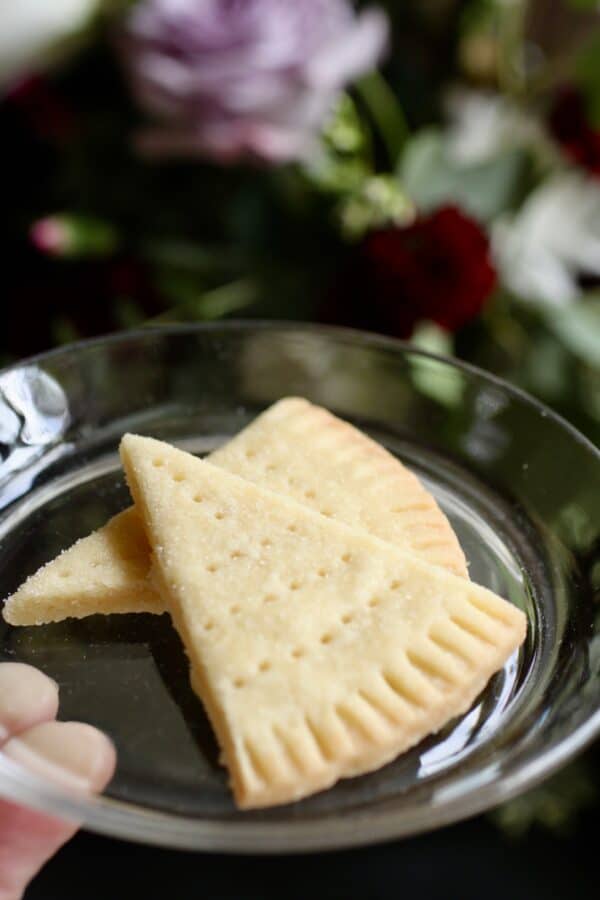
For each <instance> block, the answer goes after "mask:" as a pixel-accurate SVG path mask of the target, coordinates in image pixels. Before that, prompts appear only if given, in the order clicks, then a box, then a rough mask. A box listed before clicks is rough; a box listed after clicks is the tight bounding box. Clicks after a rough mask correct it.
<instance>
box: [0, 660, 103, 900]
mask: <svg viewBox="0 0 600 900" xmlns="http://www.w3.org/2000/svg"><path fill="white" fill-rule="evenodd" d="M57 711H58V687H57V685H56V684H55V683H54V682H53V681H52V680H51V679H50V678H48V677H47V676H46V675H44V674H42V672H39V671H38V670H37V669H34V668H33V667H32V666H27V665H23V664H22V663H8V662H7V663H0V747H2V753H4V754H5V755H6V756H8V757H9V759H12V760H14V761H16V762H18V763H20V764H21V765H23V766H25V767H26V768H28V769H29V770H30V771H32V772H34V773H36V774H37V775H40V776H42V777H43V778H45V779H51V780H52V781H54V782H55V783H56V784H60V785H63V786H65V787H67V788H70V789H71V790H72V791H76V792H77V793H80V794H81V793H84V794H91V793H97V792H99V791H101V790H102V789H103V788H104V787H105V785H106V784H107V783H108V781H109V780H110V778H111V777H112V774H113V772H114V768H115V762H116V756H115V750H114V747H113V745H112V744H111V742H110V741H109V739H108V738H107V737H106V736H105V735H104V734H102V732H100V731H98V730H97V729H96V728H92V726H91V725H84V724H82V723H80V722H57V721H55V717H56V713H57ZM78 827H79V824H78V823H74V822H66V821H62V820H60V819H55V818H53V817H52V816H48V815H46V814H44V813H41V812H36V811H34V810H30V809H26V808H25V807H21V806H18V805H17V804H15V803H12V802H11V801H9V800H3V799H2V798H0V900H20V898H21V897H22V896H23V893H24V891H25V889H26V887H27V885H28V884H29V882H30V881H31V879H32V878H33V877H34V876H35V875H36V873H37V872H38V871H39V870H40V868H41V867H42V866H43V865H44V863H46V862H47V861H48V860H49V859H50V858H51V857H52V856H53V855H54V854H55V853H56V851H57V850H58V849H59V848H60V847H61V846H62V845H63V844H64V843H65V842H66V841H68V840H69V839H70V838H71V837H73V835H74V834H75V832H76V831H77V829H78Z"/></svg>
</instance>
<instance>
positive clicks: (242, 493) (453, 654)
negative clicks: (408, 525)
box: [121, 435, 526, 808]
mask: <svg viewBox="0 0 600 900" xmlns="http://www.w3.org/2000/svg"><path fill="white" fill-rule="evenodd" d="M121 455H122V460H123V464H124V467H125V471H126V474H127V479H128V482H129V485H130V488H131V491H132V494H133V497H134V500H135V503H136V507H137V509H138V511H139V514H140V517H141V519H142V520H143V522H144V526H145V528H146V533H147V536H148V539H149V541H150V544H151V546H152V547H153V549H154V556H155V568H156V577H157V578H158V580H159V584H160V586H161V592H162V593H163V595H164V596H165V597H166V598H167V601H168V605H169V611H170V613H171V616H172V618H173V621H174V624H175V626H176V628H177V630H178V631H179V633H180V635H181V638H182V640H183V642H184V644H185V647H186V650H187V653H188V656H189V659H190V663H191V667H192V682H193V685H194V688H195V690H196V691H197V692H198V694H199V696H200V697H201V699H202V701H203V702H204V704H205V706H206V709H207V711H208V714H209V717H210V719H211V721H212V723H213V726H214V729H215V732H216V734H217V737H218V740H219V742H220V744H221V748H222V750H223V756H224V761H225V763H226V765H227V767H228V769H229V772H230V775H231V782H232V787H233V791H234V795H235V799H236V801H237V803H238V804H239V806H240V807H243V808H250V807H261V806H270V805H273V804H278V803H286V802H289V801H292V800H297V799H298V798H300V797H304V796H306V795H308V794H312V793H314V792H315V791H319V790H322V789H323V788H326V787H328V786H329V785H331V784H333V783H334V782H335V781H337V780H338V779H339V778H342V777H347V776H351V775H356V774H359V773H361V772H366V771H369V770H371V769H374V768H377V767H379V766H381V765H382V764H383V763H385V762H387V761H388V760H390V759H393V758H394V757H395V756H397V755H398V754H399V753H400V752H402V751H403V750H406V749H407V748H409V747H411V746H412V745H414V744H416V743H417V742H418V741H420V740H421V739H422V738H423V737H424V736H425V735H427V734H429V733H431V732H435V731H437V730H438V729H440V728H441V727H442V726H443V725H444V724H445V723H446V722H447V721H448V720H449V719H451V718H453V717H454V716H456V715H458V714H460V713H463V712H465V710H467V709H468V708H469V706H470V705H471V704H472V702H473V700H474V699H475V697H476V696H477V695H478V694H479V692H480V691H481V690H482V688H483V687H484V686H485V684H486V682H487V681H488V679H489V678H490V677H491V675H492V674H493V673H494V672H496V671H497V670H498V669H500V668H501V667H502V665H503V664H504V662H505V661H506V660H507V658H508V657H509V656H510V654H511V653H512V652H513V651H514V650H515V649H516V648H517V647H518V646H519V645H520V644H521V642H522V641H523V639H524V637H525V633H526V619H525V616H524V615H523V613H522V612H521V611H520V610H518V609H516V608H515V607H514V606H512V605H511V604H510V603H507V602H506V601H505V600H502V599H501V598H500V597H497V596H496V595H495V594H493V593H492V592H491V591H488V590H486V589H484V588H481V587H478V586H477V585H474V584H471V583H470V582H469V581H467V580H465V579H464V578H459V577H456V576H454V575H451V574H450V573H448V572H446V571H444V570H443V569H441V568H439V567H437V566H432V565H429V564H428V563H426V562H423V560H421V559H419V558H418V557H417V556H415V555H414V554H413V553H409V552H406V551H401V550H398V549H397V548H395V547H393V546H391V545H390V544H387V543H385V542H383V541H381V540H379V539H378V538H376V537H373V536H371V535H369V534H367V533H365V532H362V531H357V530H356V529H353V528H351V527H349V526H347V525H344V524H342V523H340V522H334V521H333V520H331V519H329V518H327V517H325V516H322V515H319V514H317V513H315V512H313V511H312V510H310V509H308V508H307V507H306V506H302V505H300V504H298V503H297V502H295V501H293V500H291V499H289V498H286V497H282V496H281V495H280V494H276V493H273V492H271V491H268V490H265V489H263V488H260V487H257V486H256V485H253V484H251V483H250V482H248V481H245V480H243V479H241V478H239V477H237V476H235V475H231V474H229V473H227V472H225V471H222V470H219V469H218V468H216V467H215V466H213V465H211V464H209V463H207V462H203V461H202V460H199V459H196V458H195V457H193V456H191V455H190V454H187V453H184V452H182V451H181V450H177V449H175V448H173V447H170V446H169V445H167V444H163V443H161V442H159V441H155V440H152V439H151V438H142V437H136V436H133V435H127V436H125V438H124V439H123V441H122V444H121Z"/></svg>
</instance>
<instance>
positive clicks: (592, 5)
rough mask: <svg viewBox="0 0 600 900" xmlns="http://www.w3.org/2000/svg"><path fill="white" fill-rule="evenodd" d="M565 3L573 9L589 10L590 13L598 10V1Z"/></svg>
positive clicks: (586, 0) (571, 1) (581, 0)
mask: <svg viewBox="0 0 600 900" xmlns="http://www.w3.org/2000/svg"><path fill="white" fill-rule="evenodd" d="M567 3H568V4H569V6H572V7H574V9H583V10H588V9H591V10H592V11H594V10H597V9H598V0H567Z"/></svg>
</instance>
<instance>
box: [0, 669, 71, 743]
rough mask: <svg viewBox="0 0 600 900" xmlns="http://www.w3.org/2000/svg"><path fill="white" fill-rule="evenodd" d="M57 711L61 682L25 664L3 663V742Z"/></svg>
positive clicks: (0, 714) (0, 675) (0, 687)
mask: <svg viewBox="0 0 600 900" xmlns="http://www.w3.org/2000/svg"><path fill="white" fill-rule="evenodd" d="M57 711H58V685H57V684H56V682H55V681H52V679H51V678H48V676H47V675H44V673H43V672H40V671H39V669H34V668H33V666H28V665H25V663H12V662H5V663H0V743H2V742H3V741H5V740H7V738H8V737H9V736H10V734H18V733H19V732H21V731H24V730H25V729H26V728H30V727H31V726H32V725H37V724H38V723H39V722H45V721H48V719H53V718H54V717H55V716H56V713H57Z"/></svg>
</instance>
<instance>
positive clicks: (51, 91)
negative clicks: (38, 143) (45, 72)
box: [6, 75, 76, 143]
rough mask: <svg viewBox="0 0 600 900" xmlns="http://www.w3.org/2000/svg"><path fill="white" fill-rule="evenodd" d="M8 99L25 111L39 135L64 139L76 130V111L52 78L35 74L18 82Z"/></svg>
mask: <svg viewBox="0 0 600 900" xmlns="http://www.w3.org/2000/svg"><path fill="white" fill-rule="evenodd" d="M6 99H7V102H8V103H9V104H10V105H11V106H12V107H13V108H14V109H15V110H17V112H18V113H19V114H20V115H21V117H22V118H23V120H24V122H25V123H26V124H27V126H28V127H29V128H30V129H31V130H32V131H33V133H34V134H35V135H36V137H38V138H40V139H41V140H44V141H51V142H54V143H64V142H65V141H67V140H68V139H69V138H70V137H72V135H73V134H74V132H75V127H76V126H75V115H74V112H73V110H71V109H70V108H69V106H68V105H67V103H66V101H65V99H64V98H63V97H62V96H61V95H60V93H59V92H58V91H57V90H56V88H55V87H54V85H53V84H52V82H51V81H48V80H47V79H45V78H43V77H40V76H38V75H33V76H31V77H29V78H25V79H23V80H22V81H20V82H18V83H17V84H16V85H14V87H13V88H12V89H11V91H10V93H9V94H8V96H7V98H6Z"/></svg>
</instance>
